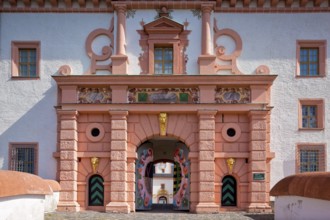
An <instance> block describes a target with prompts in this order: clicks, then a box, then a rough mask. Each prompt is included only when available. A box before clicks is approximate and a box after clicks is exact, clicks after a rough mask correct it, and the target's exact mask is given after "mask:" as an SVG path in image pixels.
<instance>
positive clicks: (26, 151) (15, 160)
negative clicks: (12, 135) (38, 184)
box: [11, 146, 36, 174]
mask: <svg viewBox="0 0 330 220" xmlns="http://www.w3.org/2000/svg"><path fill="white" fill-rule="evenodd" d="M35 154H36V150H35V148H34V147H30V146H13V147H12V150H11V170H15V171H20V172H26V173H32V174H34V173H35V159H36V155H35Z"/></svg>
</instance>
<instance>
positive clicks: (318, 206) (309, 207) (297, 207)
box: [274, 196, 330, 220]
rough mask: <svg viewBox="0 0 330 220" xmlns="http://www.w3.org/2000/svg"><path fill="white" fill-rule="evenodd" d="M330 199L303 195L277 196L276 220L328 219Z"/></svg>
mask: <svg viewBox="0 0 330 220" xmlns="http://www.w3.org/2000/svg"><path fill="white" fill-rule="evenodd" d="M329 207H330V201H327V200H321V199H313V198H307V197H301V196H278V197H276V198H275V207H274V209H275V210H274V211H275V220H283V219H290V220H310V219H317V220H326V219H329V216H330V209H329Z"/></svg>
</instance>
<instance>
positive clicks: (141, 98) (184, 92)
mask: <svg viewBox="0 0 330 220" xmlns="http://www.w3.org/2000/svg"><path fill="white" fill-rule="evenodd" d="M128 102H129V103H199V89H198V88H166V89H163V88H131V89H129V90H128Z"/></svg>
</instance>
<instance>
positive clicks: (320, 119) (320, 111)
mask: <svg viewBox="0 0 330 220" xmlns="http://www.w3.org/2000/svg"><path fill="white" fill-rule="evenodd" d="M303 105H315V106H317V115H316V117H317V119H316V120H317V127H316V128H303V126H302V106H303ZM298 128H299V130H304V131H305V130H323V129H324V100H323V99H299V107H298Z"/></svg>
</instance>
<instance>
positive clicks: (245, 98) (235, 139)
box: [54, 75, 275, 213]
mask: <svg viewBox="0 0 330 220" xmlns="http://www.w3.org/2000/svg"><path fill="white" fill-rule="evenodd" d="M274 78H275V77H274V76H271V75H250V76H244V77H242V76H239V75H226V76H222V75H212V76H208V75H204V76H203V75H200V76H189V75H185V76H176V75H173V76H157V77H154V76H148V75H139V76H129V75H127V76H118V75H112V76H54V79H55V80H56V82H57V84H58V88H59V89H58V90H59V104H58V107H57V113H58V130H59V139H58V150H57V152H56V153H55V154H54V156H55V157H56V158H58V162H59V163H58V164H59V166H58V174H59V180H60V184H61V196H60V203H59V205H58V208H59V210H72V211H77V210H83V209H92V210H101V211H108V212H125V213H128V212H134V211H136V210H141V209H142V210H145V209H150V208H152V204H153V201H154V202H155V203H159V201H161V202H162V203H164V201H165V200H164V199H163V198H166V203H167V204H173V209H178V210H189V211H191V212H197V213H214V212H218V211H219V210H224V211H226V210H233V208H234V209H235V210H248V211H249V210H251V211H266V210H270V207H269V205H268V202H269V170H270V166H269V162H270V160H271V159H272V158H273V156H274V155H273V154H272V153H271V152H270V148H269V127H270V126H269V124H270V109H271V108H269V107H268V103H269V100H270V96H269V91H270V90H269V89H270V85H271V83H272V82H273V80H274ZM142 84H143V87H142V86H141V85H142ZM169 85H170V87H171V88H170V87H169ZM102 97H103V98H102ZM142 97H149V98H151V99H152V100H151V99H149V98H148V99H144V98H142ZM168 97H170V98H168ZM233 97H234V99H235V100H232V101H230V99H231V98H233ZM82 100H84V101H82ZM86 100H89V101H88V103H86ZM150 100H151V101H150ZM157 163H158V165H157V166H156V165H154V164H157ZM164 164H165V165H166V166H170V167H171V169H172V170H171V172H172V173H171V176H170V180H171V181H170V182H171V184H172V185H171V187H167V186H166V183H165V182H161V181H160V180H159V181H158V180H157V181H158V182H157V181H156V179H157V178H158V179H161V178H163V177H164V176H166V175H165V174H164V175H163V174H162V173H158V174H157V173H156V174H154V172H153V170H154V168H155V166H156V167H157V169H158V168H159V169H160V170H161V169H162V168H161V167H162V166H163V165H164ZM165 165H164V166H165ZM158 166H159V167H158ZM164 169H165V168H164ZM93 175H96V176H93ZM157 175H158V177H157ZM226 176H227V177H228V176H233V177H235V180H236V182H235V184H234V188H230V189H229V190H231V191H228V190H227V189H228V187H229V186H230V185H228V184H229V183H228V182H227V181H224V182H222V181H223V180H227V179H226V178H225V179H224V177H226ZM90 177H92V178H91V179H90ZM99 177H102V179H103V180H102V181H101V178H99ZM156 177H157V178H156ZM90 180H91V181H90ZM93 180H94V181H95V180H98V181H96V182H94V181H93ZM152 181H153V182H154V184H155V185H154V186H152ZM102 182H103V189H102V187H101V183H102ZM156 182H157V184H156ZM162 184H165V185H162ZM226 184H227V185H226ZM93 187H94V188H93ZM95 187H97V188H95ZM93 189H94V190H93ZM95 189H102V190H103V193H104V196H100V195H99V194H98V192H97V190H95ZM102 190H101V191H102ZM226 190H227V191H226ZM153 191H154V192H153ZM224 193H225V194H224ZM230 193H234V195H235V198H234V200H232V201H231V202H230V203H228V200H225V199H226V198H227V197H228V196H230V195H231V194H230ZM160 198H162V199H160ZM102 200H103V201H102ZM228 204H229V205H228Z"/></svg>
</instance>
